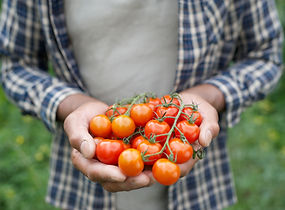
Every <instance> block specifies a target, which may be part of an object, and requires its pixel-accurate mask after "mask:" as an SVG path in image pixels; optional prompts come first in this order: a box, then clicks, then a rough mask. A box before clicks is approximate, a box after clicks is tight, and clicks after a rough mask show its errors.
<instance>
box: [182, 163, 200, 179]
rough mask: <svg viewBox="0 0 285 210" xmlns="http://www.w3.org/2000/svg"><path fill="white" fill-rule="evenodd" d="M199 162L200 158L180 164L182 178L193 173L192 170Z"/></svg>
mask: <svg viewBox="0 0 285 210" xmlns="http://www.w3.org/2000/svg"><path fill="white" fill-rule="evenodd" d="M198 160H199V159H198V158H195V159H193V158H191V159H190V160H188V161H187V162H185V163H182V164H178V166H179V168H180V176H181V177H183V176H186V175H187V174H188V173H189V172H190V171H191V169H192V168H193V167H194V165H195V163H196V162H197V161H198Z"/></svg>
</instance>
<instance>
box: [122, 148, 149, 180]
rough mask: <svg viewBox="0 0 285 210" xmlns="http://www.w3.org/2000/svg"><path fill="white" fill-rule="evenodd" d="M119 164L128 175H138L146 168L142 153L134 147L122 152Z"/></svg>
mask: <svg viewBox="0 0 285 210" xmlns="http://www.w3.org/2000/svg"><path fill="white" fill-rule="evenodd" d="M118 165H119V168H120V169H121V171H122V173H123V174H125V175H126V176H137V175H139V174H140V173H141V172H142V171H143V169H144V163H143V160H142V157H141V153H140V152H139V151H138V150H136V149H134V148H130V149H126V150H124V151H123V152H122V153H121V154H120V156H119V161H118Z"/></svg>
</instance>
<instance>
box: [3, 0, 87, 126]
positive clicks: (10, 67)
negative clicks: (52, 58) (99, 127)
mask: <svg viewBox="0 0 285 210" xmlns="http://www.w3.org/2000/svg"><path fill="white" fill-rule="evenodd" d="M0 33H1V34H0V53H1V60H2V67H1V84H2V86H3V89H4V91H5V93H6V94H7V96H8V98H9V99H11V101H13V102H14V103H15V104H16V105H17V106H18V107H19V108H20V109H21V110H22V112H23V113H24V114H30V115H33V116H36V117H37V118H39V119H41V120H42V121H43V122H44V124H45V126H46V127H47V128H48V129H49V130H50V131H55V130H56V127H57V123H56V111H57V107H58V105H59V103H60V102H61V101H62V100H63V99H64V98H65V97H67V96H68V95H70V94H74V93H78V92H81V90H80V89H79V88H78V87H77V86H76V85H75V84H68V83H66V82H64V81H61V80H59V79H58V78H56V77H52V76H51V75H50V74H49V73H48V65H47V63H48V60H47V55H46V50H45V42H44V35H43V32H42V29H41V24H40V22H39V18H38V15H37V9H36V1H33V0H5V1H3V3H2V14H1V22H0Z"/></svg>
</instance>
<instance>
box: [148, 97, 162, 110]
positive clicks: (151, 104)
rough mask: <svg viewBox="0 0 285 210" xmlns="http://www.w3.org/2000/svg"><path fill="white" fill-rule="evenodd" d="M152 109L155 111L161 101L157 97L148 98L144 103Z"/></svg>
mask: <svg viewBox="0 0 285 210" xmlns="http://www.w3.org/2000/svg"><path fill="white" fill-rule="evenodd" d="M146 104H147V105H148V106H149V107H150V108H151V109H152V111H155V110H156V109H157V107H158V105H159V104H161V101H160V99H159V98H148V99H147V103H146Z"/></svg>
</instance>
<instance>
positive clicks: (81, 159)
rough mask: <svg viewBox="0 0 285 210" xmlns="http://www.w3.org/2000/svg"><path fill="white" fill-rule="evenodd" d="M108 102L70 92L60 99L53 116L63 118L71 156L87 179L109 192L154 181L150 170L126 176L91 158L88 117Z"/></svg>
mask: <svg viewBox="0 0 285 210" xmlns="http://www.w3.org/2000/svg"><path fill="white" fill-rule="evenodd" d="M107 108H108V105H107V104H105V103H103V102H101V101H98V100H96V99H94V98H92V97H89V96H86V95H83V94H74V95H71V96H69V97H67V98H66V99H64V100H63V101H62V103H61V104H60V105H59V107H58V111H57V117H58V119H59V120H61V121H64V130H65V132H66V134H67V137H68V139H69V142H70V145H71V146H72V147H73V149H72V154H71V160H72V163H73V165H74V166H75V168H77V169H78V170H80V171H81V172H82V173H83V174H84V175H85V176H86V177H88V178H89V179H90V180H91V181H94V182H99V183H100V184H101V185H102V186H103V188H104V189H105V190H107V191H110V192H117V191H129V190H133V189H138V188H141V187H146V186H149V185H151V184H152V183H154V180H153V179H152V174H151V171H145V172H143V173H141V174H140V175H139V176H137V177H126V176H125V175H124V174H123V173H122V172H121V170H120V169H119V167H118V166H113V165H107V164H103V163H101V162H99V161H98V160H96V159H92V158H93V156H94V153H95V149H96V143H95V141H94V140H93V138H92V136H91V135H90V134H89V132H88V128H89V121H90V120H91V118H92V117H93V116H95V115H97V114H104V113H105V111H106V110H107Z"/></svg>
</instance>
